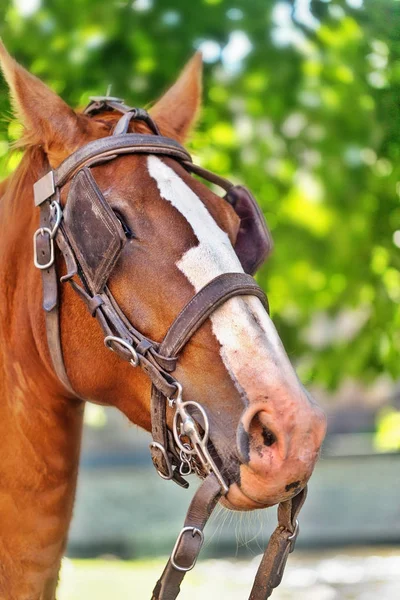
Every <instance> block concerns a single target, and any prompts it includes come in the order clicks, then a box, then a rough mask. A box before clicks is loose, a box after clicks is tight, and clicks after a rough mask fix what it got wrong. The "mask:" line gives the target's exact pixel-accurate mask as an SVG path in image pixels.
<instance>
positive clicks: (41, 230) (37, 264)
mask: <svg viewBox="0 0 400 600" xmlns="http://www.w3.org/2000/svg"><path fill="white" fill-rule="evenodd" d="M46 233H47V235H48V236H49V244H50V259H49V261H48V262H47V263H46V264H44V265H43V264H42V263H40V262H39V261H38V249H37V240H38V237H39V235H45V234H46ZM33 263H34V265H35V267H36V268H37V269H40V270H41V271H45V270H46V269H49V268H50V267H51V266H52V265H53V263H54V240H53V238H52V237H51V229H49V228H48V227H40V228H39V229H37V230H36V231H35V233H34V234H33Z"/></svg>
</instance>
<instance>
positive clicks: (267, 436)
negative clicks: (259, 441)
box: [261, 425, 276, 446]
mask: <svg viewBox="0 0 400 600" xmlns="http://www.w3.org/2000/svg"><path fill="white" fill-rule="evenodd" d="M261 434H262V437H263V441H264V446H272V444H275V442H276V435H275V434H274V433H272V431H271V430H270V429H268V427H265V425H263V427H262V430H261Z"/></svg>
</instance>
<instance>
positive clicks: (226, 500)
mask: <svg viewBox="0 0 400 600" xmlns="http://www.w3.org/2000/svg"><path fill="white" fill-rule="evenodd" d="M220 503H221V504H222V506H225V508H228V509H229V510H240V511H249V510H257V509H261V508H268V507H269V506H273V504H275V502H273V503H272V504H270V503H265V502H259V501H258V500H255V499H254V498H251V496H248V495H247V494H245V493H244V492H243V490H242V489H241V488H240V487H239V485H238V484H237V483H232V484H231V485H230V486H229V491H228V493H227V495H226V496H223V497H222V498H221V499H220Z"/></svg>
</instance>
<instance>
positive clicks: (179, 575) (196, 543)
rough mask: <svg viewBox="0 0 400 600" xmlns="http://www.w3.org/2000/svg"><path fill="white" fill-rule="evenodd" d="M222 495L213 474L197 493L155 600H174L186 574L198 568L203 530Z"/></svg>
mask: <svg viewBox="0 0 400 600" xmlns="http://www.w3.org/2000/svg"><path fill="white" fill-rule="evenodd" d="M220 495H221V488H220V485H219V483H218V481H217V479H216V477H215V475H214V474H213V473H211V474H210V475H208V476H207V477H206V479H205V480H204V481H203V483H202V484H201V486H200V487H199V488H198V489H197V491H196V493H195V495H194V496H193V498H192V501H191V503H190V506H189V509H188V512H187V515H186V519H185V523H184V526H183V529H182V530H181V532H180V533H179V536H178V539H177V541H176V543H175V546H174V549H173V551H172V553H171V557H170V559H169V560H168V563H167V565H166V567H165V569H164V572H163V574H162V575H161V577H160V579H159V580H158V581H157V584H156V586H155V588H154V590H153V595H152V600H174V599H175V598H176V597H177V595H178V594H179V591H180V585H181V583H182V580H183V578H184V576H185V573H187V571H190V570H191V569H192V568H193V567H194V565H195V564H196V561H197V557H198V555H199V553H200V550H201V547H202V545H203V540H204V534H203V529H204V527H205V525H206V523H207V521H208V519H209V518H210V515H211V513H212V511H213V510H214V508H215V505H216V504H217V502H218V499H219V497H220Z"/></svg>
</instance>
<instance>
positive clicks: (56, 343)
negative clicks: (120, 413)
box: [35, 202, 79, 398]
mask: <svg viewBox="0 0 400 600" xmlns="http://www.w3.org/2000/svg"><path fill="white" fill-rule="evenodd" d="M40 227H41V228H44V229H42V233H39V235H38V236H37V237H35V239H36V246H35V252H36V258H37V261H38V262H39V264H41V265H46V264H50V263H51V264H50V266H49V267H48V268H47V269H41V274H42V290H43V309H44V314H45V320H46V335H47V344H48V347H49V351H50V356H51V360H52V363H53V367H54V370H55V372H56V375H57V377H58V379H59V380H60V381H61V383H62V384H63V385H64V387H65V389H66V390H67V392H68V394H69V395H72V396H74V397H75V398H76V397H79V396H77V394H76V393H75V392H74V390H73V388H72V385H71V382H70V380H69V377H68V375H67V372H66V370H65V363H64V358H63V353H62V347H61V333H60V311H59V291H58V280H57V271H56V263H55V259H54V241H53V240H51V239H50V235H49V229H51V228H52V223H51V210H50V203H49V202H46V203H43V204H41V205H40Z"/></svg>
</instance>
